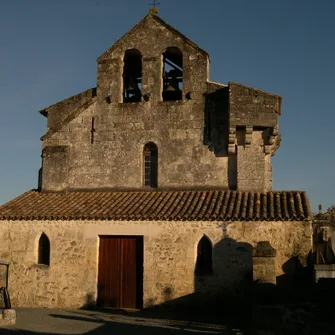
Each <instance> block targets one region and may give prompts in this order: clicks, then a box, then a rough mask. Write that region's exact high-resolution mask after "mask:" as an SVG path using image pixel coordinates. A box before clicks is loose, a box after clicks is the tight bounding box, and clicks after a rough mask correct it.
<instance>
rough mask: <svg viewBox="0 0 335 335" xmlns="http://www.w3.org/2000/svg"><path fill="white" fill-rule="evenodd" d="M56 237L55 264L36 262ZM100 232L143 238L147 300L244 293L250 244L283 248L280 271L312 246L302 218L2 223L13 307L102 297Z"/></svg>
mask: <svg viewBox="0 0 335 335" xmlns="http://www.w3.org/2000/svg"><path fill="white" fill-rule="evenodd" d="M42 232H44V233H45V234H47V236H48V237H49V240H50V246H51V256H50V266H46V265H38V264H36V263H37V246H38V240H39V237H40V235H41V233H42ZM204 234H205V235H206V236H207V237H208V238H209V239H210V240H211V242H212V245H213V275H210V276H204V277H198V276H196V277H195V275H194V269H195V262H196V253H197V244H198V242H199V240H200V239H201V237H202V236H203V235H204ZM99 235H142V236H144V274H143V280H144V283H143V290H144V292H143V300H144V305H145V306H149V305H152V304H160V303H162V302H165V301H166V300H171V299H177V298H181V297H185V296H192V295H194V293H203V292H211V294H210V295H215V294H218V292H222V291H224V290H230V291H232V292H233V293H234V292H235V293H237V292H240V291H241V290H243V287H244V285H245V283H246V280H249V281H250V280H251V278H250V274H252V246H254V245H255V244H256V243H257V242H258V241H269V243H270V244H271V245H272V246H273V247H274V248H275V249H276V250H277V256H276V275H277V276H281V275H283V268H282V266H283V264H284V263H285V262H286V261H287V260H289V259H290V258H291V257H292V256H293V255H299V257H300V258H301V262H302V263H303V262H304V260H305V258H306V256H307V253H308V251H309V250H310V226H309V223H304V222H231V223H229V222H228V223H222V222H108V221H91V222H89V221H2V222H1V225H0V240H1V241H2V242H1V245H0V259H1V260H3V261H6V262H10V263H11V265H10V276H9V291H10V294H11V299H12V304H13V306H14V308H15V307H19V306H31V307H42V306H43V307H69V308H70V307H82V306H84V305H85V304H87V303H90V302H92V301H93V302H94V301H95V300H96V295H97V291H96V288H97V273H98V272H97V270H98V250H99Z"/></svg>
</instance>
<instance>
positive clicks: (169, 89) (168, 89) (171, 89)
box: [165, 84, 176, 92]
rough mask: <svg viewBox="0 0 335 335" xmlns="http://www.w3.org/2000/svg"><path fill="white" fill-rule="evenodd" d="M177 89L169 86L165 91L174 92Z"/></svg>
mask: <svg viewBox="0 0 335 335" xmlns="http://www.w3.org/2000/svg"><path fill="white" fill-rule="evenodd" d="M175 90H176V89H175V88H174V87H173V86H172V85H171V84H169V85H168V87H167V88H166V89H165V91H166V92H174V91H175Z"/></svg>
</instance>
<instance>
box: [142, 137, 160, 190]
mask: <svg viewBox="0 0 335 335" xmlns="http://www.w3.org/2000/svg"><path fill="white" fill-rule="evenodd" d="M143 161H144V186H147V187H152V188H157V165H158V149H157V146H156V144H154V143H147V144H146V145H145V146H144V150H143Z"/></svg>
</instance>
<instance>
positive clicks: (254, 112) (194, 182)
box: [0, 10, 311, 308]
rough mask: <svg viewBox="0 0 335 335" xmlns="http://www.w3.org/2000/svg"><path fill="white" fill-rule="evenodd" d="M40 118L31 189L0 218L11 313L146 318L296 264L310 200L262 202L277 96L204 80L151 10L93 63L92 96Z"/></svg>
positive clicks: (186, 47) (306, 245)
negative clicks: (109, 312)
mask: <svg viewBox="0 0 335 335" xmlns="http://www.w3.org/2000/svg"><path fill="white" fill-rule="evenodd" d="M40 113H41V115H42V116H43V117H45V118H46V120H47V131H46V134H45V135H44V136H43V137H42V138H41V140H42V168H41V170H40V174H39V176H40V177H39V185H38V188H37V189H36V190H30V191H28V192H26V193H24V194H22V195H21V196H19V197H17V198H16V199H14V200H12V201H10V202H8V203H7V204H4V205H3V206H1V207H0V241H1V243H0V260H1V261H4V262H9V263H10V264H11V265H10V276H9V290H10V294H11V299H12V303H13V306H16V307H17V306H33V307H40V306H43V307H82V306H85V305H87V304H98V305H102V306H110V307H119V308H144V307H148V306H152V305H159V304H161V303H164V302H166V301H178V300H180V299H183V298H185V297H192V296H193V297H197V296H200V295H201V296H207V297H210V296H215V295H216V296H217V295H218V294H221V293H222V294H224V293H225V292H233V293H234V292H235V293H236V292H240V291H241V290H242V289H243V287H245V285H246V283H247V282H249V283H250V282H252V280H253V279H254V280H256V279H258V280H259V279H261V280H264V281H265V282H266V281H269V282H272V283H275V281H276V278H279V277H280V276H282V275H284V274H285V266H284V264H285V263H286V262H287V261H288V260H289V259H290V258H292V257H299V259H300V260H301V262H302V263H303V262H304V261H305V258H306V255H307V254H308V252H309V251H310V249H311V238H310V236H311V225H310V219H311V210H310V205H309V200H308V198H307V196H306V194H305V193H304V192H302V191H272V167H271V157H272V156H273V155H274V154H275V152H276V150H277V149H278V147H279V144H280V133H279V129H278V118H279V116H280V114H281V97H279V96H277V95H274V94H270V93H266V92H263V91H261V90H258V89H254V88H251V87H247V86H244V85H242V84H238V83H234V82H229V83H228V84H220V83H216V82H212V81H210V80H209V55H208V53H207V52H206V51H204V50H203V49H201V48H200V47H199V46H198V45H197V44H195V43H194V42H192V41H191V40H189V39H188V38H187V37H185V36H184V35H183V34H182V33H180V32H179V31H178V30H176V29H175V28H173V27H172V26H170V25H169V24H168V23H166V22H165V21H164V20H162V19H161V18H160V17H159V16H158V14H157V12H155V11H154V10H151V11H150V12H149V14H148V15H146V16H145V17H144V18H143V19H142V20H141V21H140V22H139V23H138V24H137V25H135V27H133V28H132V29H131V30H130V31H128V32H127V33H126V34H125V35H124V36H123V37H122V38H121V39H119V40H118V41H117V42H115V43H114V44H113V45H112V46H111V47H110V48H109V49H108V50H107V51H106V52H105V53H104V54H102V55H101V56H100V57H99V58H98V59H97V87H95V88H92V89H88V90H86V91H85V92H82V93H79V94H77V95H75V96H72V97H70V98H67V99H65V100H63V101H60V102H58V103H56V104H54V105H52V106H49V107H47V108H45V109H43V110H41V111H40ZM262 245H263V246H264V245H267V246H268V248H270V247H271V248H272V249H271V253H270V254H271V255H269V254H267V255H265V254H264V253H262V250H261V252H255V250H256V249H257V246H262ZM260 249H262V248H260ZM266 257H269V258H270V259H271V261H270V262H268V259H265V258H266ZM267 264H270V266H268V265H267Z"/></svg>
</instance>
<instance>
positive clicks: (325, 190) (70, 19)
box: [0, 0, 335, 211]
mask: <svg viewBox="0 0 335 335" xmlns="http://www.w3.org/2000/svg"><path fill="white" fill-rule="evenodd" d="M149 2H151V1H149V0H127V1H123V0H119V1H116V0H94V1H93V0H47V1H46V0H43V1H42V0H10V1H3V2H1V10H0V45H1V48H0V98H1V105H0V106H1V107H0V113H1V119H0V120H1V121H0V127H1V131H0V143H1V144H0V204H2V203H4V202H6V201H8V200H10V199H12V198H14V197H16V196H18V195H20V194H21V193H23V192H25V191H27V190H29V189H32V188H35V187H36V186H37V172H38V169H39V167H40V165H41V157H40V155H41V142H40V140H39V138H40V137H41V136H42V135H43V134H44V133H45V132H46V119H45V118H44V117H43V116H41V115H40V114H39V113H38V110H40V109H42V108H44V107H47V106H49V105H51V104H53V103H55V102H58V101H60V100H63V99H65V98H66V97H68V96H71V95H73V94H76V93H79V92H81V91H83V90H85V89H87V88H90V87H94V86H96V59H97V57H98V56H99V55H100V54H102V53H103V52H104V51H105V50H106V49H107V48H108V47H109V46H110V45H112V44H113V43H114V42H115V41H116V40H117V39H119V38H120V37H121V36H122V35H123V34H124V33H126V32H127V31H128V30H129V29H130V28H131V27H132V26H134V25H135V24H136V23H137V22H139V21H140V20H141V19H142V18H143V17H144V16H145V15H146V14H147V12H148V10H149V8H150V6H148V3H149ZM159 2H160V3H161V5H160V6H159V10H160V16H161V17H162V18H163V19H164V20H166V21H167V22H168V23H170V24H171V25H173V26H174V27H176V28H177V29H178V30H180V31H181V32H182V33H183V34H185V35H186V36H187V37H189V38H190V39H192V40H193V41H194V42H196V43H197V44H198V45H199V46H200V47H201V48H203V49H205V50H206V51H208V53H209V54H210V56H211V71H210V73H211V77H210V79H211V80H213V81H219V82H222V83H227V82H228V81H230V80H231V81H235V82H240V83H242V84H245V85H248V86H253V87H255V88H259V89H262V90H264V91H267V92H271V93H274V94H278V95H281V96H282V97H283V105H282V116H281V117H280V131H281V133H282V143H281V147H280V148H279V150H278V151H277V153H276V156H275V157H274V158H273V160H272V162H273V167H274V185H273V188H274V189H275V190H305V191H307V193H308V195H309V198H310V200H311V204H312V209H313V210H314V211H316V210H317V205H318V204H319V203H322V204H323V207H324V209H326V208H328V207H329V206H330V205H331V204H332V203H335V178H334V177H335V176H334V168H335V149H334V148H335V145H334V142H335V141H334V140H335V136H334V127H335V107H334V105H335V104H334V97H335V37H334V36H335V20H334V15H335V1H334V0H320V1H315V0H314V1H312V0H281V1H269V0H254V1H250V0H248V1H247V0H230V1H226V0H208V1H200V0H159Z"/></svg>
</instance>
